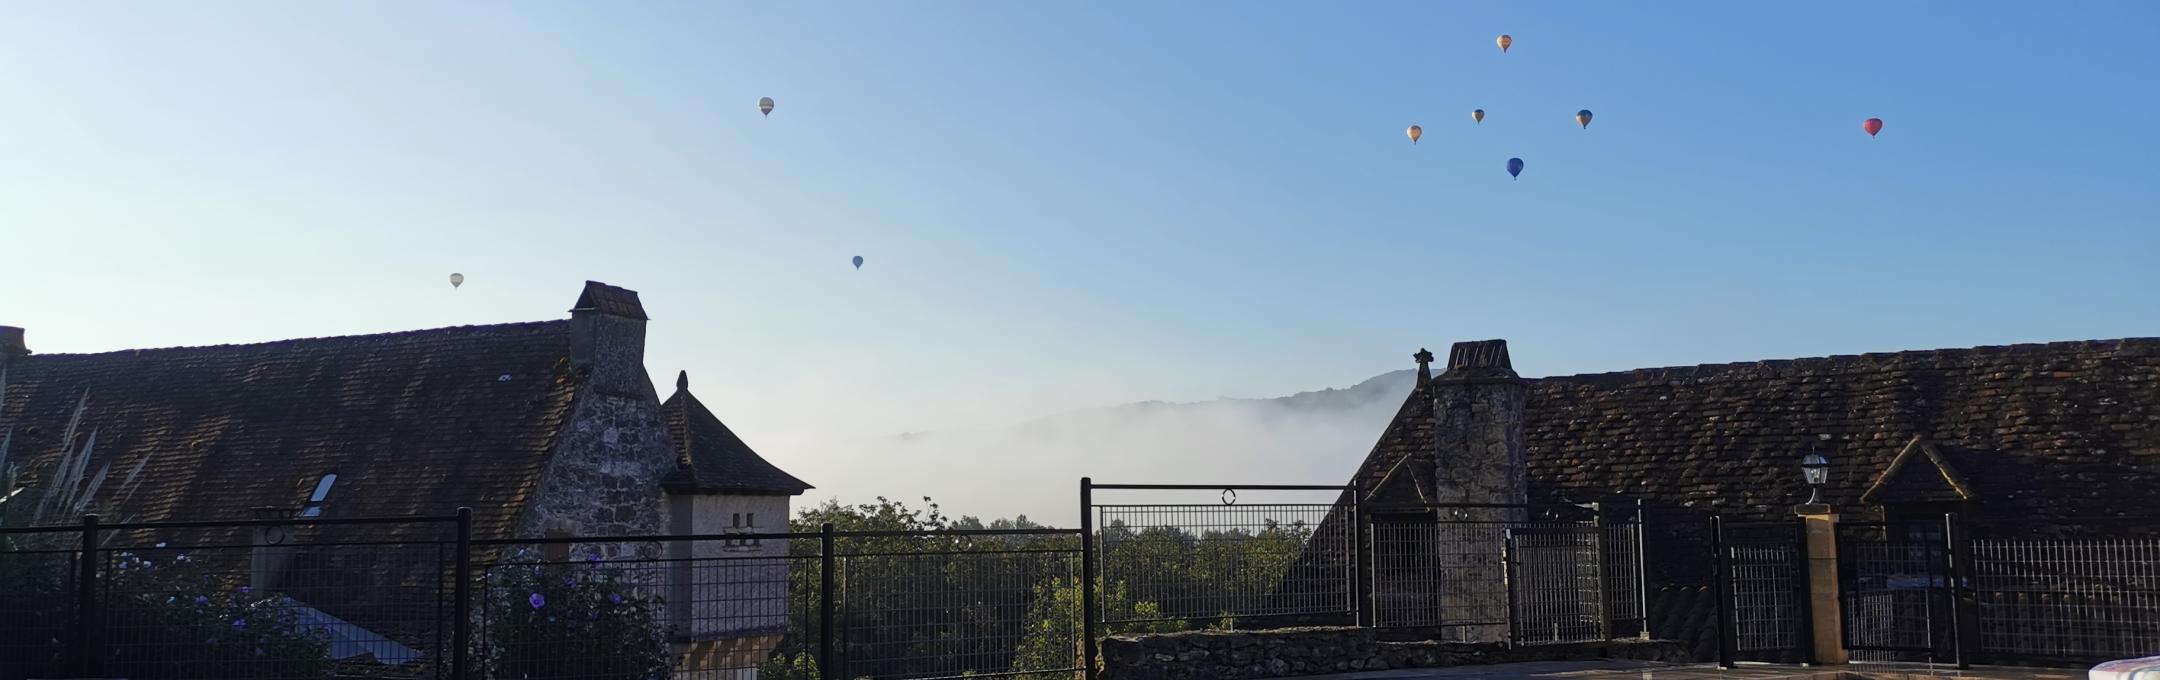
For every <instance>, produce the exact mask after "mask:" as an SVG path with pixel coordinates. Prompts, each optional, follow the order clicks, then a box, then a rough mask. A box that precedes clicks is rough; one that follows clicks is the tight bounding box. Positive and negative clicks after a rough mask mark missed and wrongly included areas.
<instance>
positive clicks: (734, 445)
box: [660, 371, 812, 496]
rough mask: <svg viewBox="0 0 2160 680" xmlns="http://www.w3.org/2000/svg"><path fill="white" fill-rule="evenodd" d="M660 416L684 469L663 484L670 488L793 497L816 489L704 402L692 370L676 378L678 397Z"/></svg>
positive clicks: (666, 405)
mask: <svg viewBox="0 0 2160 680" xmlns="http://www.w3.org/2000/svg"><path fill="white" fill-rule="evenodd" d="M660 413H661V416H662V417H664V418H666V419H667V426H668V433H669V435H671V436H673V437H674V438H675V445H676V446H677V447H678V448H679V450H680V459H679V461H678V464H679V465H681V466H682V467H681V468H680V469H678V470H677V471H676V472H675V473H674V474H673V475H670V476H669V477H668V479H666V480H665V481H664V482H663V483H664V484H665V485H666V486H667V487H668V488H670V489H676V490H682V491H692V492H699V493H746V494H787V495H790V496H792V495H797V494H801V493H802V492H804V491H808V490H810V489H811V488H812V487H811V486H810V485H809V484H805V483H803V481H802V480H800V479H796V478H795V476H794V475H790V474H788V473H786V472H784V471H782V470H781V469H780V468H778V467H775V466H774V465H773V464H772V463H769V462H766V461H765V459H764V458H763V457H761V456H759V455H758V454H757V452H756V451H753V450H751V449H750V445H749V444H747V443H744V442H743V440H742V438H741V437H737V436H735V432H734V431H733V430H729V429H728V426H727V424H725V423H722V422H720V418H719V417H718V416H715V415H713V413H712V411H711V410H708V409H706V408H705V405H704V404H702V403H699V402H698V399H697V397H696V396H694V395H692V394H690V373H689V372H688V371H684V372H682V373H681V374H679V375H677V376H676V378H675V394H674V395H673V396H670V397H668V400H667V401H666V402H663V403H661V404H660Z"/></svg>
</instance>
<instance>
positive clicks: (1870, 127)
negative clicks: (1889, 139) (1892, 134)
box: [1860, 118, 1882, 137]
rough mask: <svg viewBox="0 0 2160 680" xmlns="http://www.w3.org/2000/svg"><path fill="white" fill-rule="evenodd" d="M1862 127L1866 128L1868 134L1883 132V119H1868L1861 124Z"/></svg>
mask: <svg viewBox="0 0 2160 680" xmlns="http://www.w3.org/2000/svg"><path fill="white" fill-rule="evenodd" d="M1860 129H1862V130H1866V131H1867V136H1869V137H1873V136H1875V133H1877V132H1882V119H1881V118H1869V119H1867V122H1865V123H1861V124H1860Z"/></svg>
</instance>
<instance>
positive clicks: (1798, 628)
mask: <svg viewBox="0 0 2160 680" xmlns="http://www.w3.org/2000/svg"><path fill="white" fill-rule="evenodd" d="M1722 527H1723V529H1722V530H1723V532H1724V533H1723V535H1722V536H1720V537H1719V545H1720V546H1721V549H1722V550H1723V551H1724V553H1725V554H1724V555H1723V556H1722V557H1721V559H1723V560H1724V561H1725V564H1724V567H1725V571H1726V574H1727V576H1726V578H1728V579H1729V580H1730V583H1729V585H1728V586H1727V589H1726V592H1727V596H1728V597H1729V598H1730V600H1731V601H1730V602H1728V603H1722V604H1723V606H1725V607H1726V609H1725V611H1726V612H1727V621H1726V624H1725V625H1727V626H1729V627H1730V628H1731V631H1730V633H1729V636H1730V638H1731V640H1732V649H1733V652H1734V655H1735V658H1736V659H1737V660H1745V661H1767V662H1778V663H1795V662H1799V661H1803V660H1805V654H1804V652H1803V651H1802V650H1805V649H1808V644H1807V642H1808V638H1807V636H1808V635H1810V632H1809V631H1808V629H1807V627H1806V626H1805V625H1804V624H1805V620H1806V611H1807V610H1806V598H1807V592H1806V568H1807V563H1806V550H1807V543H1806V537H1805V535H1804V534H1803V533H1802V532H1801V526H1800V524H1799V523H1798V522H1735V523H1727V524H1722Z"/></svg>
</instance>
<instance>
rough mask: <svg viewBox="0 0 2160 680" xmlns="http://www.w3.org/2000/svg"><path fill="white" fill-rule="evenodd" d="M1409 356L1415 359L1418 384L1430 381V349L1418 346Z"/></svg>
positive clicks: (1431, 359)
mask: <svg viewBox="0 0 2160 680" xmlns="http://www.w3.org/2000/svg"><path fill="white" fill-rule="evenodd" d="M1410 358H1412V359H1416V360H1417V382H1418V384H1419V385H1424V384H1425V383H1429V382H1432V362H1433V355H1432V350H1428V349H1425V348H1423V347H1419V348H1418V350H1417V353H1416V354H1412V355H1410Z"/></svg>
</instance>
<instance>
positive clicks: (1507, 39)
mask: <svg viewBox="0 0 2160 680" xmlns="http://www.w3.org/2000/svg"><path fill="white" fill-rule="evenodd" d="M1493 42H1496V43H1499V44H1500V51H1501V52H1506V51H1507V48H1508V46H1509V45H1513V44H1515V38H1514V37H1513V36H1510V35H1507V34H1505V33H1502V34H1500V39H1499V40H1494V41H1493Z"/></svg>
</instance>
